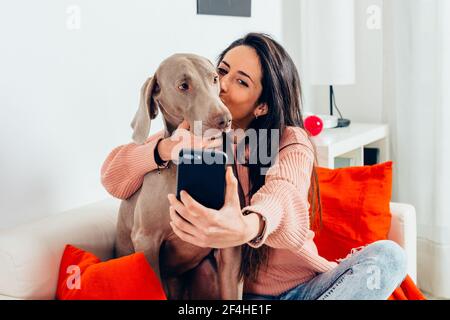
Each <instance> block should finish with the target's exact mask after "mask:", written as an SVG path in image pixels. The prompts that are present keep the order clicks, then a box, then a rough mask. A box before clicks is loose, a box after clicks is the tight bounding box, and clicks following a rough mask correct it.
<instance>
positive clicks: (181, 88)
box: [178, 82, 189, 91]
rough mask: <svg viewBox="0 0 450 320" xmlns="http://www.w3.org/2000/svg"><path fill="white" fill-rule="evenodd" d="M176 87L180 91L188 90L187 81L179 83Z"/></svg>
mask: <svg viewBox="0 0 450 320" xmlns="http://www.w3.org/2000/svg"><path fill="white" fill-rule="evenodd" d="M178 89H180V90H181V91H188V90H189V85H188V84H187V82H183V83H182V84H180V85H179V86H178Z"/></svg>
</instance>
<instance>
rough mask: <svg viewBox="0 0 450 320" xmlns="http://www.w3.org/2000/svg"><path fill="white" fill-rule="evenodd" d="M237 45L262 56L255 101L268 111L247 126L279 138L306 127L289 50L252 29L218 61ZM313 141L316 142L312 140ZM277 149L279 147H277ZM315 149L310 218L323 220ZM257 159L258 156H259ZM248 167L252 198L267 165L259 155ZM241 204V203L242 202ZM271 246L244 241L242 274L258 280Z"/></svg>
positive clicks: (269, 141)
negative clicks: (273, 131)
mask: <svg viewBox="0 0 450 320" xmlns="http://www.w3.org/2000/svg"><path fill="white" fill-rule="evenodd" d="M237 46H248V47H251V48H253V49H254V50H255V51H256V53H257V55H258V57H259V60H260V64H261V68H262V92H261V95H260V97H259V99H258V101H257V103H256V105H258V104H260V103H266V104H267V106H268V113H267V114H266V115H264V116H260V117H258V118H257V119H254V120H253V121H252V122H251V123H250V125H249V127H248V128H247V129H250V128H252V129H255V131H256V133H257V135H258V140H257V141H258V142H259V129H267V130H268V132H271V131H270V129H278V130H279V131H278V132H279V138H281V136H282V135H283V132H284V129H285V128H286V126H294V127H300V128H304V125H303V117H302V111H301V100H302V96H301V85H300V78H299V75H298V72H297V69H296V67H295V64H294V62H293V61H292V59H291V57H290V56H289V55H288V53H287V52H286V50H285V49H284V48H283V47H282V46H281V45H280V44H279V43H277V42H276V41H275V40H274V39H272V38H271V37H270V36H269V35H266V34H262V33H249V34H247V35H246V36H244V37H243V38H241V39H238V40H236V41H234V42H233V43H231V44H230V45H229V46H228V48H226V49H225V50H224V51H223V52H222V53H221V54H220V55H219V57H218V64H220V62H221V61H222V60H223V58H224V57H225V55H226V54H227V52H228V51H230V50H231V49H233V48H235V47H237ZM270 136H271V135H270V134H267V146H265V147H266V148H267V149H266V150H271V137H270ZM311 144H312V145H313V146H314V144H313V143H312V141H311ZM259 147H260V146H259V145H258V146H257V148H256V149H255V148H253V149H255V150H252V149H250V150H249V151H250V153H251V154H252V153H254V152H256V155H258V154H259V153H258V148H259ZM277 151H278V150H277ZM313 152H314V166H313V170H312V175H311V184H310V188H309V192H308V200H309V203H310V205H311V206H310V221H311V222H312V223H315V222H317V220H316V218H317V216H316V214H317V213H318V217H319V222H321V216H322V208H321V201H320V196H319V195H320V190H319V183H318V177H317V172H316V168H315V165H316V163H317V160H316V152H315V148H314V150H313ZM255 159H258V157H256V158H255ZM247 166H248V169H249V180H250V183H251V189H250V191H249V196H250V198H251V197H252V196H253V195H254V194H255V193H256V192H257V191H258V190H259V189H260V188H261V187H262V186H263V185H264V182H265V175H264V174H261V169H262V168H264V167H265V165H263V164H261V163H260V161H259V159H258V161H257V163H256V164H247ZM266 166H267V165H266ZM241 205H242V204H241ZM269 253H270V250H269V247H268V246H266V245H262V246H261V247H259V248H257V249H254V248H252V247H250V246H249V245H247V244H245V245H243V248H242V263H241V268H240V274H239V276H240V278H241V279H242V278H244V279H246V280H250V281H255V280H256V277H257V275H258V272H259V270H260V267H261V266H262V265H265V267H266V268H267V264H268V258H269Z"/></svg>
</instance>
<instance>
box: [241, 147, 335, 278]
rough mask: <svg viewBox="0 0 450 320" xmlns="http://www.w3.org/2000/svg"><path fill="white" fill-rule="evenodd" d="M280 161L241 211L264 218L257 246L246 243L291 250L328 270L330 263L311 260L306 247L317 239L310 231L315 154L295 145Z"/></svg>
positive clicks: (286, 149) (280, 157)
mask: <svg viewBox="0 0 450 320" xmlns="http://www.w3.org/2000/svg"><path fill="white" fill-rule="evenodd" d="M278 156H279V157H278V158H279V159H278V160H277V161H276V162H275V164H274V165H273V166H272V167H270V169H269V170H268V171H267V174H266V178H265V184H264V185H263V186H262V187H261V188H260V189H259V190H258V192H256V193H255V194H254V195H253V197H252V199H251V201H250V205H249V206H247V207H245V208H243V209H242V211H243V212H244V211H246V210H248V211H251V212H255V213H258V214H260V215H262V216H264V217H265V219H266V228H265V232H264V234H263V235H262V239H261V241H259V242H258V243H257V244H254V243H252V242H247V244H248V245H249V246H251V247H253V248H259V247H260V246H262V245H263V244H266V245H267V246H269V247H273V248H279V249H288V250H290V251H292V252H293V253H295V254H296V255H297V256H299V258H301V259H307V260H310V261H309V262H310V263H312V264H313V265H314V266H315V269H316V270H317V271H322V272H324V271H328V270H330V268H331V265H330V262H329V261H328V260H326V259H324V258H322V257H320V256H317V257H315V258H314V259H313V261H311V255H310V254H309V253H308V252H307V251H308V248H307V246H304V244H305V242H306V241H307V240H310V239H312V238H313V237H314V232H313V231H312V230H310V228H309V202H308V191H309V187H310V179H311V173H312V169H313V164H314V155H313V153H312V151H311V150H310V149H309V148H307V147H305V146H304V145H299V144H295V145H292V146H288V147H287V148H285V149H284V150H282V151H280V153H279V155H278Z"/></svg>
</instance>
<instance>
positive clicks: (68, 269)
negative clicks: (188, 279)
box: [56, 245, 166, 300]
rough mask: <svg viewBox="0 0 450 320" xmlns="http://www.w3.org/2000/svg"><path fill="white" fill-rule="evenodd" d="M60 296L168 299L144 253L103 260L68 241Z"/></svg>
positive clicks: (71, 298) (67, 298)
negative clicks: (69, 243)
mask: <svg viewBox="0 0 450 320" xmlns="http://www.w3.org/2000/svg"><path fill="white" fill-rule="evenodd" d="M77 276H78V277H77ZM56 299H61V300H131V299H133V300H166V296H165V293H164V290H163V288H162V286H161V284H160V282H159V279H158V277H157V276H156V274H155V273H154V272H153V270H152V268H151V267H150V265H149V263H148V262H147V260H146V258H145V256H144V254H143V253H135V254H132V255H129V256H125V257H121V258H117V259H112V260H109V261H105V262H101V261H100V260H99V259H98V258H97V257H96V256H95V255H93V254H92V253H89V252H86V251H84V250H81V249H78V248H76V247H74V246H71V245H67V246H66V248H65V250H64V253H63V256H62V259H61V264H60V269H59V277H58V287H57V291H56Z"/></svg>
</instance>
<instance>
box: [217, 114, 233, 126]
mask: <svg viewBox="0 0 450 320" xmlns="http://www.w3.org/2000/svg"><path fill="white" fill-rule="evenodd" d="M213 123H214V124H215V126H216V128H217V129H219V130H224V129H226V128H228V127H229V126H230V125H231V118H230V116H229V115H228V114H227V113H224V114H220V115H217V116H216V117H215V118H214V122H213Z"/></svg>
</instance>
